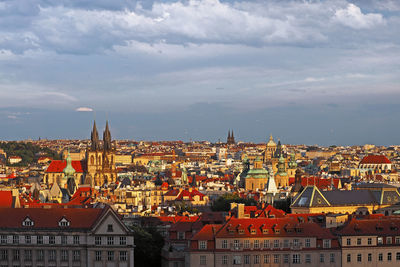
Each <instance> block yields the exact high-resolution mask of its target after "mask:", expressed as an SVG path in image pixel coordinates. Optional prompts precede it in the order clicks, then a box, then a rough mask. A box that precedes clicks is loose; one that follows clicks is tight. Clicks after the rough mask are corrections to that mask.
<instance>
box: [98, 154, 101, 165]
mask: <svg viewBox="0 0 400 267" xmlns="http://www.w3.org/2000/svg"><path fill="white" fill-rule="evenodd" d="M97 164H98V165H101V157H100V156H99V161H98V162H97Z"/></svg>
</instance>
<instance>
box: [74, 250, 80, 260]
mask: <svg viewBox="0 0 400 267" xmlns="http://www.w3.org/2000/svg"><path fill="white" fill-rule="evenodd" d="M72 259H73V260H74V261H80V260H81V252H80V251H79V250H74V251H73V252H72Z"/></svg>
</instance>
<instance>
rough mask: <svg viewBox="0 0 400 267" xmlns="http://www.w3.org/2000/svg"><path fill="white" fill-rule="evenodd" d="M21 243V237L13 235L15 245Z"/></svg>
mask: <svg viewBox="0 0 400 267" xmlns="http://www.w3.org/2000/svg"><path fill="white" fill-rule="evenodd" d="M18 243H19V236H17V235H13V244H18Z"/></svg>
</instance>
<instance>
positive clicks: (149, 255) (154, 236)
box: [131, 225, 164, 266]
mask: <svg viewBox="0 0 400 267" xmlns="http://www.w3.org/2000/svg"><path fill="white" fill-rule="evenodd" d="M131 228H132V230H133V233H134V237H135V246H136V247H135V266H161V249H162V248H163V246H164V238H163V237H162V235H161V234H160V233H159V232H158V231H157V229H155V228H154V227H147V228H144V227H141V226H137V225H134V226H132V227H131Z"/></svg>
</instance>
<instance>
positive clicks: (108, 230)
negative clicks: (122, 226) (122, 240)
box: [107, 224, 114, 232]
mask: <svg viewBox="0 0 400 267" xmlns="http://www.w3.org/2000/svg"><path fill="white" fill-rule="evenodd" d="M107 232H114V229H113V225H112V224H108V225H107Z"/></svg>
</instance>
